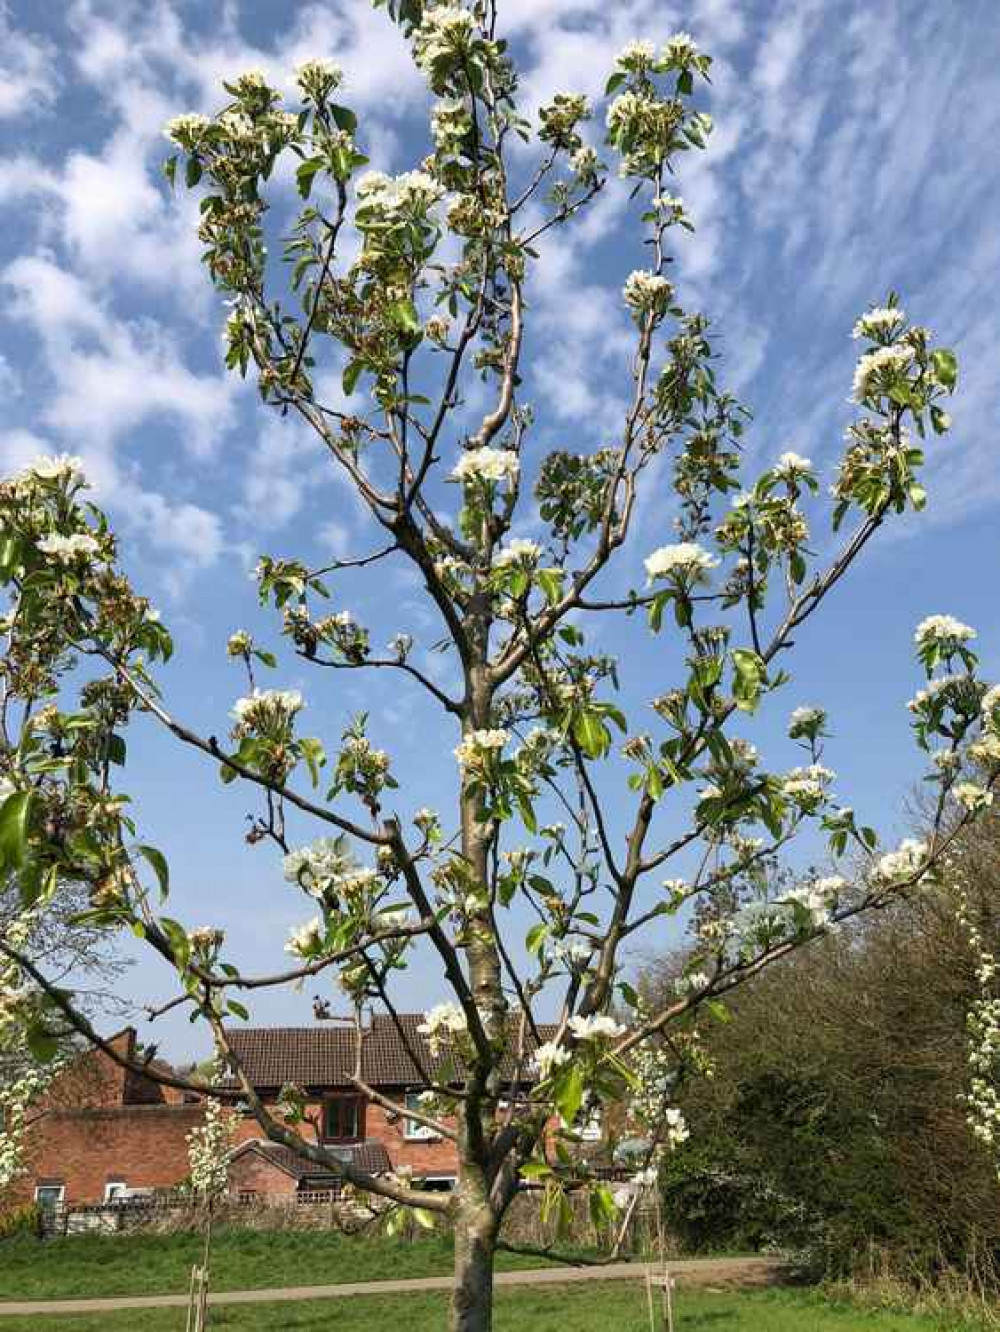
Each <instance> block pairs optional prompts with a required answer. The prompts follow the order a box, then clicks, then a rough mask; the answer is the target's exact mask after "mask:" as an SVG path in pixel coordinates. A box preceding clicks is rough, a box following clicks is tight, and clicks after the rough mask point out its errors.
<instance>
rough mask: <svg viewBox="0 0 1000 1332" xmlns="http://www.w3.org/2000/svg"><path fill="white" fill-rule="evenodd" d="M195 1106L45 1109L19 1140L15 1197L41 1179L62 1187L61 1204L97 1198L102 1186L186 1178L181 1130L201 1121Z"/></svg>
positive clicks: (168, 1183) (26, 1194)
mask: <svg viewBox="0 0 1000 1332" xmlns="http://www.w3.org/2000/svg"><path fill="white" fill-rule="evenodd" d="M203 1115H204V1107H203V1106H201V1105H135V1106H119V1107H117V1108H115V1107H105V1108H96V1109H95V1108H88V1109H82V1110H62V1109H50V1110H48V1111H46V1112H45V1113H44V1114H42V1115H40V1116H39V1117H38V1118H37V1119H35V1120H34V1121H33V1122H32V1124H31V1126H30V1127H29V1129H28V1132H27V1135H26V1138H25V1144H24V1161H25V1166H26V1173H25V1175H24V1176H23V1177H22V1179H21V1180H19V1181H18V1185H17V1188H16V1191H17V1194H18V1196H19V1197H21V1198H23V1199H25V1200H30V1199H31V1198H32V1197H33V1196H34V1191H35V1187H36V1185H37V1184H39V1183H41V1182H43V1181H44V1182H45V1183H60V1184H62V1185H63V1186H64V1187H65V1190H66V1192H65V1201H66V1202H67V1203H94V1202H103V1200H104V1186H105V1184H107V1183H108V1182H109V1181H110V1180H115V1179H117V1180H123V1181H124V1182H125V1183H126V1184H127V1186H128V1187H129V1188H130V1189H148V1188H171V1187H173V1186H174V1185H177V1184H180V1183H181V1182H182V1181H183V1180H184V1179H186V1178H187V1176H188V1173H189V1171H190V1166H189V1163H188V1145H187V1134H188V1133H190V1132H191V1130H192V1129H193V1128H195V1127H197V1126H198V1125H200V1124H201V1122H202V1119H203Z"/></svg>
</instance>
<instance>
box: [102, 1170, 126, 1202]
mask: <svg viewBox="0 0 1000 1332" xmlns="http://www.w3.org/2000/svg"><path fill="white" fill-rule="evenodd" d="M112 1190H114V1192H112ZM127 1192H128V1180H126V1179H124V1178H123V1177H122V1176H120V1175H116V1176H115V1178H114V1179H109V1180H107V1181H106V1183H105V1185H104V1201H105V1202H106V1203H111V1202H118V1201H120V1200H123V1199H124V1197H125V1194H126V1193H127Z"/></svg>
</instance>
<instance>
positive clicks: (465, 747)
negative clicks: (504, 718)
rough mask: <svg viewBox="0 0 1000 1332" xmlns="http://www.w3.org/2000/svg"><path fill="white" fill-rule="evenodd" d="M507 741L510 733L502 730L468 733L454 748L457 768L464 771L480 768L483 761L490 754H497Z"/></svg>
mask: <svg viewBox="0 0 1000 1332" xmlns="http://www.w3.org/2000/svg"><path fill="white" fill-rule="evenodd" d="M509 739H510V733H509V732H508V731H505V730H503V729H502V728H496V729H494V730H481V731H470V732H469V734H468V735H465V736H463V737H462V742H461V744H459V745H457V746H456V748H455V758H456V759H457V760H458V766H459V767H460V768H462V769H465V770H469V769H474V768H481V767H482V766H483V764H484V761H486V760H488V758H489V756H490V755H491V754H498V753H499V752H500V750H502V749H503V747H504V745H506V743H507V741H508V740H509Z"/></svg>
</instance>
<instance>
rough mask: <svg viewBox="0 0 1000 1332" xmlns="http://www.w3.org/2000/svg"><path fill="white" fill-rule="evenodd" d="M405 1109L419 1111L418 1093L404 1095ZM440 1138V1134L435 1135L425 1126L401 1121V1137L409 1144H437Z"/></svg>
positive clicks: (413, 1121) (410, 1121) (412, 1121)
mask: <svg viewBox="0 0 1000 1332" xmlns="http://www.w3.org/2000/svg"><path fill="white" fill-rule="evenodd" d="M406 1108H407V1110H420V1109H421V1105H420V1092H407V1093H406ZM440 1136H441V1135H440V1133H435V1132H434V1130H433V1129H432V1128H431V1127H430V1126H429V1125H427V1124H418V1123H417V1121H416V1120H415V1119H404V1120H403V1137H404V1138H406V1139H407V1140H408V1141H409V1142H437V1140H438V1138H440Z"/></svg>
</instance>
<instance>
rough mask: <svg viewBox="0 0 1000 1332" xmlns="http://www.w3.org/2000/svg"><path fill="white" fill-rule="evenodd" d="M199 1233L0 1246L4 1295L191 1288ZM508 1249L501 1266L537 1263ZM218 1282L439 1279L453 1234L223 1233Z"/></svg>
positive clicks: (215, 1258)
mask: <svg viewBox="0 0 1000 1332" xmlns="http://www.w3.org/2000/svg"><path fill="white" fill-rule="evenodd" d="M201 1249H202V1241H201V1239H200V1237H199V1236H198V1235H194V1234H184V1235H70V1236H67V1237H66V1238H65V1239H56V1240H48V1241H46V1242H45V1243H41V1242H40V1241H38V1240H36V1239H32V1238H31V1237H30V1236H18V1237H17V1238H15V1239H10V1240H4V1241H3V1242H2V1243H0V1300H61V1299H88V1298H90V1297H95V1298H102V1297H104V1296H112V1295H174V1294H179V1293H182V1292H185V1291H187V1288H188V1281H189V1278H190V1274H191V1267H192V1265H193V1264H194V1263H200V1262H201ZM541 1265H542V1264H541V1263H540V1262H539V1261H538V1260H537V1259H534V1258H518V1257H515V1256H514V1255H511V1254H503V1255H500V1256H499V1258H498V1263H497V1266H498V1267H500V1268H506V1269H510V1268H519V1267H539V1266H541ZM211 1267H212V1288H213V1289H214V1290H259V1289H260V1288H261V1287H264V1286H271V1287H276V1286H325V1285H333V1284H336V1283H339V1282H342V1281H384V1280H387V1279H389V1278H392V1277H400V1278H402V1277H421V1276H437V1275H443V1274H445V1273H447V1272H450V1271H451V1269H452V1245H451V1238H450V1237H446V1236H443V1235H440V1236H439V1235H428V1236H426V1237H421V1238H419V1239H415V1240H413V1241H412V1242H409V1241H405V1240H398V1239H396V1240H393V1239H387V1238H385V1237H384V1236H380V1235H369V1236H364V1237H353V1238H352V1237H350V1236H347V1235H341V1234H338V1233H336V1232H335V1231H325V1230H322V1231H255V1230H244V1229H233V1230H219V1231H217V1232H216V1233H215V1235H214V1236H213V1239H212V1256H211Z"/></svg>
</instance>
